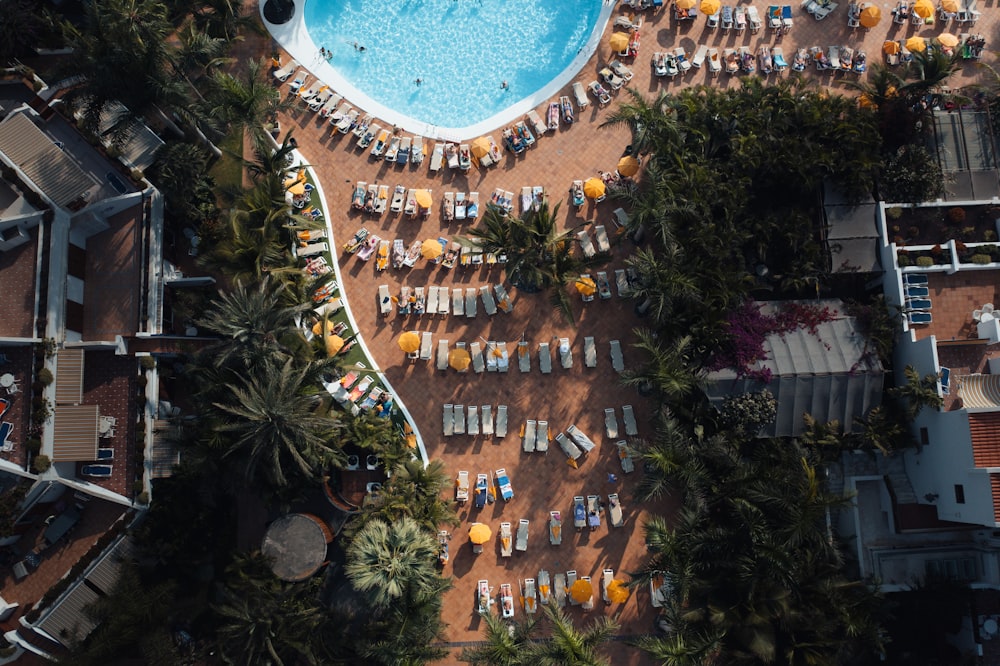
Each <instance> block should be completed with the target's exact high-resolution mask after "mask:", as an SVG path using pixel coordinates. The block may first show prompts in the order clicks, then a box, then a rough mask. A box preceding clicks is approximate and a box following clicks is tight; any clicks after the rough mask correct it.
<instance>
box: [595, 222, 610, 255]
mask: <svg viewBox="0 0 1000 666" xmlns="http://www.w3.org/2000/svg"><path fill="white" fill-rule="evenodd" d="M594 235H595V236H596V237H597V249H598V250H599V251H600V252H611V241H610V240H608V231H607V229H605V228H604V225H603V224H598V225H597V226H596V227H594Z"/></svg>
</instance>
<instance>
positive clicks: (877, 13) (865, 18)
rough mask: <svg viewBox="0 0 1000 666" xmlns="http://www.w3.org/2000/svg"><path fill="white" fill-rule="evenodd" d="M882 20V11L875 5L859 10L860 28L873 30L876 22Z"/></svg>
mask: <svg viewBox="0 0 1000 666" xmlns="http://www.w3.org/2000/svg"><path fill="white" fill-rule="evenodd" d="M881 19H882V10H881V9H879V8H878V7H877V6H875V5H868V6H867V7H865V8H864V9H862V10H861V16H860V17H859V19H858V20H859V21H860V23H861V25H862V27H865V28H874V27H875V26H877V25H878V22H879V21H880V20H881Z"/></svg>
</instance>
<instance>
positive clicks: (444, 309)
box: [437, 287, 451, 317]
mask: <svg viewBox="0 0 1000 666" xmlns="http://www.w3.org/2000/svg"><path fill="white" fill-rule="evenodd" d="M437 292H438V308H437V313H438V314H439V315H441V316H442V317H443V316H444V315H446V314H448V310H449V309H450V307H451V299H450V298H449V297H448V296H449V294H448V287H438V288H437Z"/></svg>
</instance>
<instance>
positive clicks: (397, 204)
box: [389, 185, 406, 213]
mask: <svg viewBox="0 0 1000 666" xmlns="http://www.w3.org/2000/svg"><path fill="white" fill-rule="evenodd" d="M405 201H406V188H405V187H403V186H402V185H397V186H396V188H395V189H394V190H393V191H392V203H390V204H389V210H390V211H392V212H393V213H400V212H402V210H403V203H404V202H405Z"/></svg>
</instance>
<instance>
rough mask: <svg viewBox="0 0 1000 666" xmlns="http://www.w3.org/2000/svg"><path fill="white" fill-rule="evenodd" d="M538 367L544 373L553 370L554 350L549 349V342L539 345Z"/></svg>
mask: <svg viewBox="0 0 1000 666" xmlns="http://www.w3.org/2000/svg"><path fill="white" fill-rule="evenodd" d="M538 367H539V369H540V370H541V371H542V374H543V375H547V374H549V373H550V372H552V352H550V351H549V343H547V342H542V343H539V345H538Z"/></svg>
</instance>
